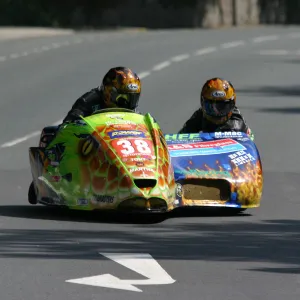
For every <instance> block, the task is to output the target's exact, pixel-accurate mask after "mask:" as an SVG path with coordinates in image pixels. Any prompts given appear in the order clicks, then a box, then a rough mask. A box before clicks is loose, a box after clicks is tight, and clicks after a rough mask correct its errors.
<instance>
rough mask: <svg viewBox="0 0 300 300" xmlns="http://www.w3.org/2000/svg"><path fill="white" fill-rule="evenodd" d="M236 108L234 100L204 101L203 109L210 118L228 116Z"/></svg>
mask: <svg viewBox="0 0 300 300" xmlns="http://www.w3.org/2000/svg"><path fill="white" fill-rule="evenodd" d="M233 107H234V101H232V100H223V101H220V100H217V101H215V100H207V99H203V109H204V110H205V112H206V113H207V114H208V115H209V116H213V117H224V116H226V115H228V114H229V113H230V112H231V111H232V109H233Z"/></svg>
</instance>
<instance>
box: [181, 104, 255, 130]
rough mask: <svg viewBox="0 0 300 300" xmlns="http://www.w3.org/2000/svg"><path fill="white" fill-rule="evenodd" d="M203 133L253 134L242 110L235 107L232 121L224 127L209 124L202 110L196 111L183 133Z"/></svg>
mask: <svg viewBox="0 0 300 300" xmlns="http://www.w3.org/2000/svg"><path fill="white" fill-rule="evenodd" d="M200 131H203V132H215V131H236V132H237V131H241V132H244V133H247V134H251V130H250V128H249V127H248V125H247V124H246V121H245V119H244V117H243V116H242V114H241V112H240V110H239V109H238V108H237V107H235V108H234V110H233V113H232V116H231V117H230V119H229V120H228V121H227V122H226V123H225V124H222V125H218V124H214V123H211V122H209V121H208V120H207V119H206V118H204V117H203V111H202V109H201V108H200V109H198V110H196V111H195V112H194V113H193V115H192V116H191V117H190V118H189V119H188V120H187V121H186V123H185V124H184V125H183V127H182V128H181V130H180V131H179V132H178V133H179V134H181V133H198V132H200Z"/></svg>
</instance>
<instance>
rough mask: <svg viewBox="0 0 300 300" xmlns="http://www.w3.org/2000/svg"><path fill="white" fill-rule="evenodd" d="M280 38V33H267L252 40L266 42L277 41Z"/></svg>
mask: <svg viewBox="0 0 300 300" xmlns="http://www.w3.org/2000/svg"><path fill="white" fill-rule="evenodd" d="M278 38H279V37H278V35H266V36H259V37H256V38H254V39H253V40H252V41H253V43H261V42H266V41H275V40H277V39H278Z"/></svg>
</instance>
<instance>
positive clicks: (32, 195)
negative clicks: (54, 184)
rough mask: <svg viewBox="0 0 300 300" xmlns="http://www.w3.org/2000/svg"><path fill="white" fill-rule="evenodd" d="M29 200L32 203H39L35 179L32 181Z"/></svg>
mask: <svg viewBox="0 0 300 300" xmlns="http://www.w3.org/2000/svg"><path fill="white" fill-rule="evenodd" d="M28 202H29V203H30V204H32V205H36V204H37V197H36V193H35V189H34V184H33V181H32V182H31V184H30V186H29V190H28Z"/></svg>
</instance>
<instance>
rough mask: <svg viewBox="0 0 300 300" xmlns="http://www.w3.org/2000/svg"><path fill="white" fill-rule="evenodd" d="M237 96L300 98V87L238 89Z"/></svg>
mask: <svg viewBox="0 0 300 300" xmlns="http://www.w3.org/2000/svg"><path fill="white" fill-rule="evenodd" d="M237 94H238V95H242V94H250V95H251V96H257V97H262V96H272V97H274V96H275V97H276V96H277V97H292V96H300V86H299V85H290V86H287V85H284V86H277V85H276V86H263V87H257V86H254V87H252V88H239V89H237Z"/></svg>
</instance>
